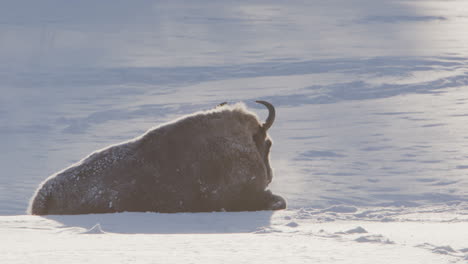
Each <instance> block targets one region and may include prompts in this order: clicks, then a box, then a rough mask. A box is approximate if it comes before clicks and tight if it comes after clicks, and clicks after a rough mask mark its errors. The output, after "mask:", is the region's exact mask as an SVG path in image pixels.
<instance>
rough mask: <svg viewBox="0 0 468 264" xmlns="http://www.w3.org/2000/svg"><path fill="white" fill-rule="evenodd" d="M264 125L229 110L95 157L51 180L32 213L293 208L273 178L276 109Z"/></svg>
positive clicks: (236, 108)
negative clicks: (271, 134) (274, 190)
mask: <svg viewBox="0 0 468 264" xmlns="http://www.w3.org/2000/svg"><path fill="white" fill-rule="evenodd" d="M257 102H258V103H260V104H263V105H265V106H266V107H267V108H268V110H269V115H268V118H267V120H266V121H265V123H263V124H262V123H260V122H259V121H258V118H257V117H256V115H255V114H254V113H252V112H250V111H248V110H246V108H245V106H244V105H243V104H236V105H232V106H230V105H226V104H222V105H220V106H218V107H217V108H215V109H213V110H210V111H204V112H199V113H195V114H192V115H189V116H186V117H183V118H181V119H178V120H176V121H174V122H171V123H168V124H165V125H162V126H160V127H157V128H154V129H151V130H149V131H148V132H147V133H145V134H144V135H142V136H141V137H138V138H136V139H133V140H131V141H128V142H125V143H122V144H119V145H114V146H110V147H108V148H105V149H103V150H100V151H96V152H94V153H92V154H91V155H89V156H88V157H86V158H85V159H83V160H82V161H80V162H78V163H77V164H74V165H72V166H71V167H69V168H67V169H65V170H63V171H61V172H58V173H57V174H54V175H52V176H51V177H49V178H48V179H47V180H46V181H44V182H43V183H42V184H41V185H40V186H39V188H38V189H37V191H36V193H35V195H34V196H33V198H32V200H31V203H30V207H29V212H30V213H32V214H37V215H45V214H89V213H111V212H123V211H133V212H146V211H150V212H162V213H175V212H211V211H257V210H278V209H284V208H286V202H285V200H284V199H283V198H282V197H280V196H277V195H274V194H272V193H271V192H270V191H269V190H266V188H267V186H268V184H269V183H270V182H271V180H272V171H271V167H270V162H269V153H270V147H271V140H270V138H269V137H268V135H267V130H268V129H269V128H270V127H271V125H272V124H273V122H274V119H275V109H274V107H273V105H271V104H270V103H268V102H265V101H257Z"/></svg>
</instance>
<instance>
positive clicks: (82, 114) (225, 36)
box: [0, 0, 468, 263]
mask: <svg viewBox="0 0 468 264" xmlns="http://www.w3.org/2000/svg"><path fill="white" fill-rule="evenodd" d="M467 11H468V4H467V3H466V1H464V0H453V1H442V0H434V1H418V0H409V1H393V0H390V1H370V0H352V1H326V2H324V1H301V0H293V1H287V2H285V1H261V0H254V1H247V0H245V1H208V0H202V1H197V2H196V3H195V2H190V1H156V0H155V1H132V2H131V3H130V2H127V1H109V0H104V1H99V2H98V3H97V2H96V1H89V0H85V1H79V2H76V3H69V2H67V3H65V2H63V1H58V0H45V1H31V0H19V1H3V2H2V8H1V9H0V61H2V62H3V63H1V64H0V146H1V148H2V151H1V152H0V167H1V168H2V170H1V173H0V215H1V216H0V222H1V224H0V229H1V230H0V233H1V235H2V237H8V238H9V239H8V240H4V241H9V242H8V243H2V247H0V250H1V255H2V257H3V256H6V260H7V262H5V263H30V262H31V260H36V261H37V262H41V263H51V262H59V261H60V260H61V259H63V257H64V256H67V257H69V258H70V261H72V262H75V263H77V262H80V263H82V262H94V263H102V262H109V260H114V261H115V262H135V261H137V260H138V262H144V263H155V262H165V263H174V262H181V261H187V262H196V263H200V262H207V261H213V262H220V261H221V260H223V261H224V262H225V261H228V262H229V261H231V262H233V263H234V262H236V263H238V262H252V260H256V261H258V262H264V261H270V262H298V263H299V262H300V263H304V262H305V261H308V262H310V261H315V262H316V263H351V262H352V263H386V262H389V263H390V262H391V263H452V262H465V261H466V258H467V257H466V255H467V254H468V253H467V252H468V250H467V249H466V248H468V244H466V242H465V241H464V240H463V239H464V237H465V238H466V235H467V234H466V232H465V230H468V229H467V228H466V223H468V219H467V218H468V217H467V215H468V206H467V203H468V180H467V176H466V173H467V172H468V143H467V140H468V135H467V134H466V132H465V131H466V129H465V127H466V124H467V123H468V107H467V105H468V89H467V86H468V78H467V76H468V75H467V73H468V45H467V43H468V34H466V33H465V31H466V25H467V24H468V16H466V14H467ZM258 99H263V100H268V101H270V102H272V103H273V104H274V105H275V106H276V108H277V119H276V122H275V124H274V126H273V127H272V129H271V130H270V131H271V136H272V138H273V140H274V144H273V148H272V157H271V159H272V162H271V164H272V167H273V168H274V178H273V182H272V185H271V189H272V190H273V192H275V193H278V194H281V195H283V196H284V197H286V198H287V199H288V203H289V209H288V210H287V211H283V212H276V213H270V212H258V213H238V214H231V213H216V214H195V215H190V214H177V215H161V214H149V213H148V214H129V213H124V214H115V215H102V216H99V215H89V216H61V217H56V216H50V217H44V218H42V217H34V216H26V215H24V214H25V210H26V207H27V204H28V200H29V198H30V197H31V195H32V194H33V192H34V190H35V188H36V187H37V186H38V184H39V183H40V182H41V181H42V180H44V179H45V178H46V177H47V176H49V175H51V174H52V173H54V172H56V171H58V170H61V169H63V168H65V167H67V166H69V165H70V164H72V163H74V162H76V161H78V160H80V159H81V158H83V157H84V156H86V155H87V154H89V153H90V152H92V151H94V150H96V149H100V148H103V147H105V146H108V145H110V144H115V143H118V142H121V141H124V140H128V139H130V138H133V137H136V136H138V135H141V134H142V133H143V132H144V131H146V130H147V129H149V128H151V127H153V126H155V125H158V124H160V123H162V122H166V121H170V120H172V119H174V118H177V117H180V116H182V115H185V114H188V113H191V112H194V111H198V110H201V109H209V108H212V107H213V106H215V105H217V104H218V103H220V102H224V101H229V102H236V101H244V102H246V104H247V105H248V106H249V107H251V108H253V110H254V111H256V112H257V113H258V114H259V115H260V116H263V117H264V116H265V115H266V111H265V110H264V109H263V108H261V107H259V106H257V105H255V103H252V102H253V101H254V100H258ZM98 223H99V224H100V227H101V228H102V231H103V232H100V231H99V229H93V230H91V233H92V232H94V231H96V230H97V231H96V232H95V233H98V234H82V233H83V232H84V231H86V230H90V229H91V228H92V227H93V226H95V225H96V224H98ZM358 226H359V227H362V228H363V229H365V230H366V231H367V232H368V233H356V234H347V233H346V231H348V230H351V229H354V228H356V227H358ZM322 229H323V232H321V231H320V230H322ZM359 230H360V229H358V231H359ZM361 231H362V230H361ZM337 232H338V233H337ZM339 232H344V233H339ZM10 238H11V239H10ZM465 240H466V239H465ZM10 241H11V242H10ZM42 241H53V242H50V244H45V243H43V242H42ZM67 241H68V242H67ZM387 242H389V243H387ZM390 242H391V243H390ZM253 245H255V246H253ZM155 249H158V250H155ZM180 252H184V254H181V253H180ZM2 263H3V261H2Z"/></svg>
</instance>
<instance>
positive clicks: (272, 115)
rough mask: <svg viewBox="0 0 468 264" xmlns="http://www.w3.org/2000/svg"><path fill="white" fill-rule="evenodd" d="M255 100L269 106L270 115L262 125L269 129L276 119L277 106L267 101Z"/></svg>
mask: <svg viewBox="0 0 468 264" xmlns="http://www.w3.org/2000/svg"><path fill="white" fill-rule="evenodd" d="M255 102H257V103H259V104H262V105H264V106H266V107H267V108H268V117H267V119H266V121H265V123H263V125H262V128H263V129H264V130H265V131H267V130H268V129H269V128H270V127H271V125H273V121H275V116H276V111H275V107H274V106H273V105H272V104H270V103H269V102H267V101H255Z"/></svg>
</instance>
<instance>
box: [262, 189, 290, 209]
mask: <svg viewBox="0 0 468 264" xmlns="http://www.w3.org/2000/svg"><path fill="white" fill-rule="evenodd" d="M265 207H266V208H265V209H263V210H281V209H286V200H284V198H283V197H281V196H279V195H275V194H273V193H271V191H270V190H267V191H265Z"/></svg>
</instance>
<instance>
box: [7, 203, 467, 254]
mask: <svg viewBox="0 0 468 264" xmlns="http://www.w3.org/2000/svg"><path fill="white" fill-rule="evenodd" d="M467 211H468V203H454V204H451V205H439V206H431V207H417V208H406V207H385V208H378V207H372V208H359V207H354V206H346V205H336V206H332V207H329V208H301V209H288V210H283V211H276V212H272V211H260V212H235V213H233V212H216V213H178V214H160V213H130V212H125V213H116V214H90V215H50V216H45V217H40V216H31V215H20V216H0V235H1V236H2V238H3V240H4V241H8V243H4V245H3V246H2V247H1V248H0V254H1V255H2V256H3V257H2V258H3V259H2V262H3V263H63V261H64V260H66V262H67V263H104V262H109V263H128V262H138V263H157V262H163V263H202V262H203V263H221V262H222V263H251V261H252V260H255V262H259V263H284V262H288V263H299V262H300V263H306V262H307V263H351V262H353V263H464V262H465V261H466V260H468V244H467V243H466V236H467V234H468V233H467V232H468V231H467V230H468V214H466V213H463V212H467Z"/></svg>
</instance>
